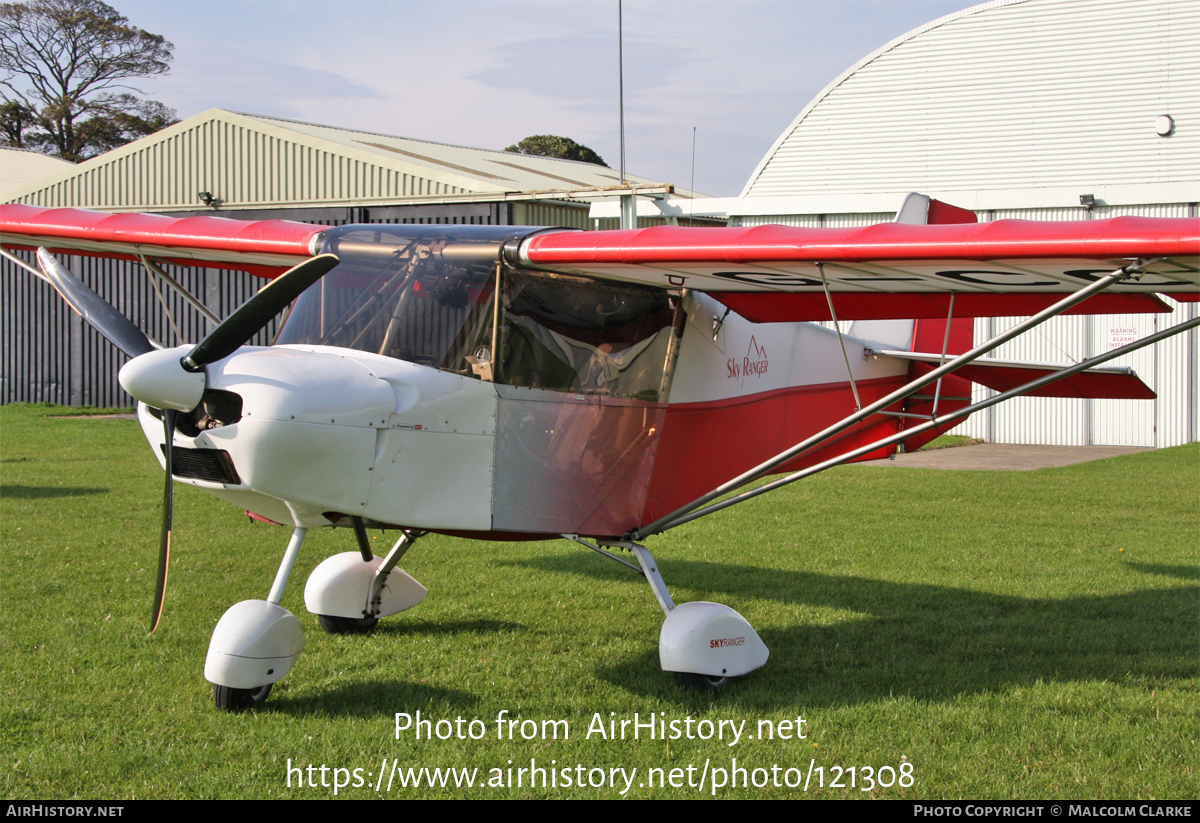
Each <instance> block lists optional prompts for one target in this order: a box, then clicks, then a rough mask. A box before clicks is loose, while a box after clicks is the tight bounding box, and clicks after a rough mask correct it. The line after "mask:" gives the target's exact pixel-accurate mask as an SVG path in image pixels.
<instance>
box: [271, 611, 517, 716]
mask: <svg viewBox="0 0 1200 823" xmlns="http://www.w3.org/2000/svg"><path fill="white" fill-rule="evenodd" d="M525 631H527V628H526V627H525V626H523V625H521V624H520V623H513V622H510V621H505V620H457V621H450V622H445V623H433V622H416V621H411V622H405V621H396V620H393V621H382V622H380V623H379V625H378V626H377V627H376V628H375V630H374V633H375V634H376V635H387V636H388V642H392V641H403V638H404V637H405V636H413V637H416V636H422V635H425V636H446V635H454V634H502V633H507V634H514V633H517V632H525ZM348 640H349V641H350V642H354V640H355V638H353V637H351V638H348ZM392 662H393V661H391V660H385V661H381V662H380V663H379V669H380V671H379V672H374V673H373V674H375V675H376V679H374V680H370V679H365V678H364V679H361V680H351V681H349V682H346V683H343V684H342V685H339V686H338V687H337V688H334V689H330V690H328V691H322V692H320V693H319V694H315V695H309V696H307V697H300V698H291V697H289V695H288V694H287V692H286V691H281V692H280V693H278V694H272V695H271V702H270V704H269V710H270V711H272V712H279V713H283V714H293V715H297V716H304V715H308V714H312V713H320V714H333V715H338V716H351V717H372V718H374V717H378V716H379V715H380V714H390V713H392V712H395V711H407V709H405V708H404V707H406V706H429V705H436V706H449V707H451V708H454V709H462V710H465V709H470V708H472V707H473V706H475V705H477V704H478V703H479V698H478V697H477V696H476V695H474V694H472V693H470V692H467V691H462V690H460V689H443V688H440V687H437V686H429V685H427V684H424V683H413V682H411V681H406V680H395V679H379V678H378V675H380V674H383V673H384V672H391V671H394V670H395V669H394V666H393V665H392Z"/></svg>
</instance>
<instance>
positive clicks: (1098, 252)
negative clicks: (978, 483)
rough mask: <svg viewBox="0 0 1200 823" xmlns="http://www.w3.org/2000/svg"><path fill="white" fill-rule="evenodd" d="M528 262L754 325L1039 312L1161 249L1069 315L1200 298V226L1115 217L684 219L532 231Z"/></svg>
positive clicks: (524, 248)
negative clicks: (668, 291)
mask: <svg viewBox="0 0 1200 823" xmlns="http://www.w3.org/2000/svg"><path fill="white" fill-rule="evenodd" d="M517 257H518V259H519V260H520V261H521V262H522V263H524V264H525V265H529V266H532V267H535V268H540V269H545V270H549V271H557V272H563V273H578V274H585V273H586V274H588V275H591V276H593V277H597V276H598V277H606V278H611V279H614V280H626V281H633V282H638V283H645V284H649V285H656V286H661V287H666V288H679V287H687V288H693V289H697V290H699V291H705V292H708V293H709V294H711V295H712V296H714V297H716V298H717V299H718V300H720V301H721V302H722V303H724V304H725V305H727V306H729V307H730V308H732V309H733V310H734V311H736V312H738V313H739V314H741V315H742V316H744V317H746V318H748V319H751V320H754V321H758V322H771V321H797V320H829V319H831V317H830V313H829V305H828V301H827V299H826V296H825V285H824V284H825V283H826V282H827V283H828V288H829V291H830V292H831V293H832V294H833V295H835V300H834V303H835V309H836V310H837V315H838V317H839V319H842V320H877V319H890V318H897V319H902V318H913V317H946V315H947V312H948V310H949V308H950V299H951V294H953V295H954V312H953V314H954V316H955V317H977V316H979V317H986V316H992V317H996V316H1017V315H1029V314H1033V313H1035V312H1037V311H1040V310H1041V309H1043V308H1045V307H1047V306H1049V305H1051V304H1052V303H1054V302H1056V301H1057V300H1059V299H1061V298H1062V297H1063V296H1065V295H1066V294H1067V293H1069V292H1072V291H1076V290H1077V289H1079V288H1080V287H1082V286H1084V285H1086V284H1087V283H1088V282H1090V281H1093V280H1095V279H1096V278H1097V277H1099V276H1100V275H1103V274H1108V273H1109V272H1112V271H1114V270H1116V269H1119V268H1121V267H1122V266H1124V265H1127V264H1128V263H1129V261H1130V260H1132V259H1146V258H1157V262H1155V263H1153V264H1152V265H1150V266H1149V267H1147V268H1146V270H1145V273H1144V274H1143V275H1141V276H1140V277H1139V278H1137V279H1133V280H1130V281H1126V282H1124V283H1121V284H1119V285H1117V286H1114V287H1112V289H1111V290H1110V291H1109V293H1107V294H1100V295H1096V296H1095V297H1092V298H1091V299H1090V300H1088V301H1086V302H1085V303H1083V304H1080V305H1079V306H1077V307H1076V308H1075V310H1074V312H1073V313H1086V314H1100V313H1104V314H1108V313H1114V314H1115V313H1123V312H1147V311H1150V312H1153V311H1166V310H1168V309H1167V307H1166V305H1165V304H1163V303H1162V302H1161V301H1160V300H1158V298H1157V297H1155V294H1156V293H1164V294H1167V295H1169V296H1170V297H1172V298H1174V299H1177V300H1186V301H1195V300H1197V299H1198V297H1200V274H1198V272H1200V221H1197V220H1190V219H1156V218H1145V217H1115V218H1111V219H1108V220H1091V221H1080V222H1058V223H1038V222H1030V221H1024V220H1000V221H996V222H993V223H979V224H973V223H965V224H953V225H930V226H927V225H906V224H899V223H882V224H879V225H874V226H867V227H865V228H852V229H815V228H812V229H804V228H790V227H786V226H759V227H755V228H740V229H739V228H730V229H706V228H681V227H676V226H658V227H654V228H648V229H639V230H633V231H606V232H560V233H553V234H539V235H535V236H533V237H530V238H527V239H526V240H525V241H524V242H523V243H522V245H521V247H520V249H519V252H518V255H517Z"/></svg>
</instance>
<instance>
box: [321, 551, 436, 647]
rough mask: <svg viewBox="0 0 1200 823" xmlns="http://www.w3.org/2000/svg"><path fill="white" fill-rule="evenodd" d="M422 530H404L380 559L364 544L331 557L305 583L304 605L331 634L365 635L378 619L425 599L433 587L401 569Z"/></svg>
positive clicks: (409, 607)
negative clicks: (401, 564) (399, 566)
mask: <svg viewBox="0 0 1200 823" xmlns="http://www.w3.org/2000/svg"><path fill="white" fill-rule="evenodd" d="M422 534H423V532H410V531H405V530H401V532H400V539H399V540H397V541H396V545H394V546H392V550H391V551H390V552H388V555H387V557H384V558H380V557H375V556H373V555H371V554H370V549H369V548H364V547H363V545H364V543H365V540H361V539H360V540H359V551H358V552H343V553H342V554H335V555H334V556H333V557H329V558H326V559H325V560H323V561H322V562H321V564H320V565H318V566H317V567H316V568H315V569H313V572H312V574H311V575H309V578H308V583H307V584H306V585H305V586H304V605H305V606H306V607H307V608H308V610H309V611H310V612H312V613H313V614H315V615H316V616H317V622H319V623H320V624H321V628H322V629H324V630H325V632H327V633H328V634H365V633H366V632H369V631H371V630H372V629H373V628H375V624H376V623H378V622H379V618H381V617H387V616H388V615H392V614H396V613H398V612H402V611H404V610H405V609H411V608H412V607H413V606H415V605H417V604H418V603H420V602H421V601H422V600H424V599H425V595H426V594H427V593H428V590H427V589H426V588H425V587H424V586H422V585H421V584H420V583H418V582H417V581H416V580H414V579H413V578H412V577H411V576H410V575H408V574H407V573H405V572H404V571H401V570H399V569H397V568H396V564H397V563H399V562H400V558H401V557H403V556H404V554H405V552H407V551H408V550H409V549H410V548H411V547H412V544H413V543H415V542H416V540H417V538H418V537H420V536H421V535H422Z"/></svg>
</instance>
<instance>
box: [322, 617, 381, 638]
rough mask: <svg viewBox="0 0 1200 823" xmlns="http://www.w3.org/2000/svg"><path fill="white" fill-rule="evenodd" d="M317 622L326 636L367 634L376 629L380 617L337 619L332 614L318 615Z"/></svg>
mask: <svg viewBox="0 0 1200 823" xmlns="http://www.w3.org/2000/svg"><path fill="white" fill-rule="evenodd" d="M317 622H318V623H320V624H321V629H322V630H324V632H325V633H326V634H366V633H367V632H369V631H371V629H373V628H375V624H376V623H378V622H379V618H378V617H335V616H333V615H331V614H318V615H317Z"/></svg>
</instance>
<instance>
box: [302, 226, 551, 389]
mask: <svg viewBox="0 0 1200 823" xmlns="http://www.w3.org/2000/svg"><path fill="white" fill-rule="evenodd" d="M529 231H530V230H529V229H528V228H526V227H511V226H421V225H391V224H388V225H378V226H371V227H364V226H347V227H345V228H344V229H333V230H331V231H330V232H328V233H327V235H326V240H325V247H324V249H323V250H324V251H329V252H333V253H334V254H337V255H338V257H339V258H341V263H339V264H338V266H337V268H335V269H334V270H333V271H331V272H330V273H329V274H327V275H325V277H323V278H321V280H319V281H318V282H317V283H316V284H315V285H313V286H312V287H311V288H309V289H308V290H307V291H305V292H304V294H302V295H301V296H300V298H299V299H298V300H297V301H296V305H295V307H294V308H293V310H292V312H291V314H290V315H289V316H288V318H287V322H286V323H285V324H284V327H283V331H282V332H281V333H280V336H279V340H278V342H279V343H281V344H289V343H306V344H310V345H321V346H340V347H343V348H349V349H358V350H359V351H369V352H374V353H376V354H382V355H386V356H388V357H395V358H398V359H401V360H408V361H410V362H413V363H419V364H421V365H424V366H432V367H433V368H442V369H448V370H451V371H456V372H459V373H471V372H472V370H471V368H470V366H471V364H470V362H469V361H468V360H467V359H466V358H467V357H469V356H473V347H474V343H475V341H476V339H477V338H478V337H479V336H480V335H481V334H482V335H484V336H485V337H486V338H487V339H488V340H489V341H490V338H491V326H492V324H491V311H490V310H489V306H490V305H491V301H492V294H493V291H494V289H495V273H496V268H497V265H498V262H497V261H498V260H499V250H500V246H501V245H502V244H503V243H504V242H505V241H507V240H509V239H512V238H515V237H520V236H521V235H523V234H527V233H528V232H529ZM456 344H457V345H456Z"/></svg>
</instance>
